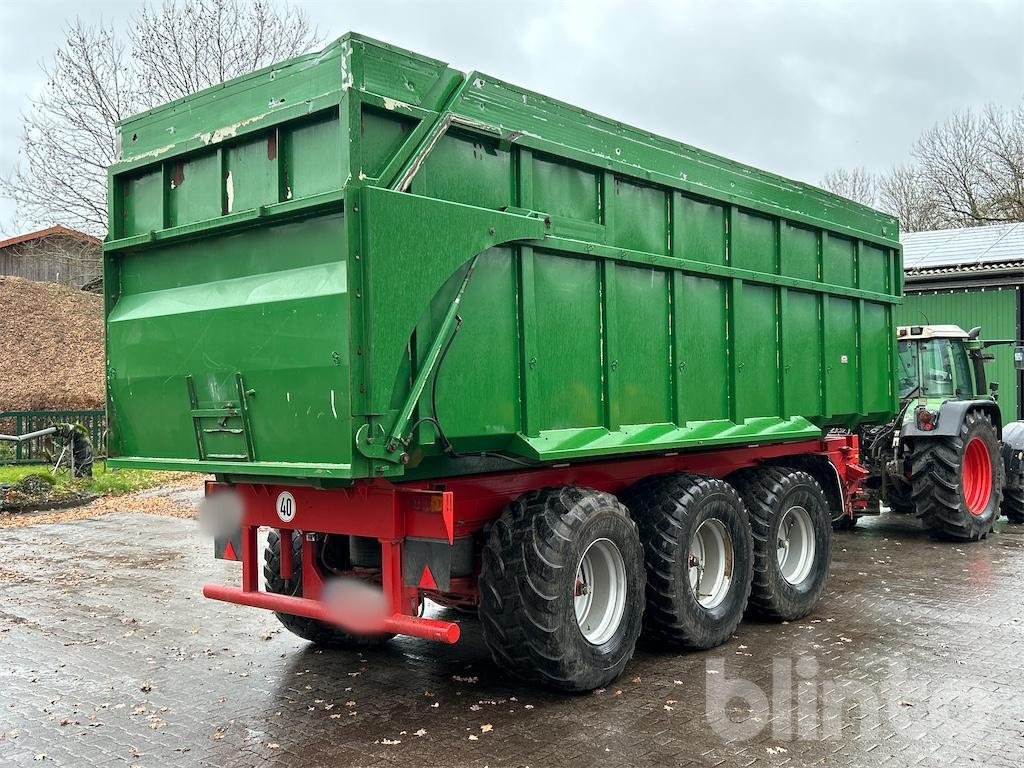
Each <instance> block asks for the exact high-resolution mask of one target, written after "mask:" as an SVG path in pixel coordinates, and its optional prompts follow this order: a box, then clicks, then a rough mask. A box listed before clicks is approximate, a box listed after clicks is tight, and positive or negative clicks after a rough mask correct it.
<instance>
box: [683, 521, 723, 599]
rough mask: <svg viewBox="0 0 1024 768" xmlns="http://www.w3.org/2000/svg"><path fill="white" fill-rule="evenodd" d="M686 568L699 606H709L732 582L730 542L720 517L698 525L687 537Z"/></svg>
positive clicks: (720, 596)
mask: <svg viewBox="0 0 1024 768" xmlns="http://www.w3.org/2000/svg"><path fill="white" fill-rule="evenodd" d="M688 571H689V580H690V590H691V591H692V592H693V596H694V597H695V598H696V599H697V602H698V603H699V604H700V605H701V606H703V607H704V608H707V609H711V608H715V607H716V606H718V605H720V604H721V603H722V601H723V600H725V597H726V595H728V594H729V587H730V586H731V585H732V576H733V544H732V536H731V535H730V534H729V529H728V528H726V527H725V524H724V523H723V522H722V521H721V520H715V519H708V520H705V521H704V522H702V523H701V524H700V525H698V526H697V530H696V531H694V533H693V538H691V539H690V551H689V560H688Z"/></svg>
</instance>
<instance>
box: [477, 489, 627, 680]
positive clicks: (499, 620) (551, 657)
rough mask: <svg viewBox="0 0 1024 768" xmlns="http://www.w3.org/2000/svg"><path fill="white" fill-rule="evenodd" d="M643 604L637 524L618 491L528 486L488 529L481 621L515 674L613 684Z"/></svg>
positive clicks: (497, 657) (500, 661)
mask: <svg viewBox="0 0 1024 768" xmlns="http://www.w3.org/2000/svg"><path fill="white" fill-rule="evenodd" d="M595 547H597V548H598V549H596V550H595V549H594V548H595ZM592 552H593V553H594V554H593V558H594V559H593V561H591V560H590V559H589V558H591V553H592ZM586 563H591V565H590V566H587V567H585V564H586ZM597 563H603V564H604V565H602V566H598V565H595V564H597ZM601 574H604V575H603V576H602V575H601ZM587 579H590V584H589V585H588V584H587V583H586V580H587ZM581 582H582V583H581ZM588 586H589V587H590V588H589V590H587V591H586V592H583V591H582V590H583V589H585V588H587V587H588ZM604 587H608V589H605V588H604ZM613 590H614V595H613V594H612V591H613ZM587 595H590V600H591V602H590V604H589V605H590V606H596V607H597V611H596V612H595V613H594V614H593V616H594V617H595V618H594V622H595V623H594V624H590V623H589V622H590V621H591V613H590V608H589V607H587V605H586V600H587ZM602 606H607V607H602ZM581 608H582V610H583V613H582V614H581ZM643 609H644V569H643V551H642V548H641V546H640V538H639V535H638V533H637V526H636V524H635V523H634V522H633V521H632V519H630V516H629V512H628V510H627V509H626V507H624V506H623V505H622V504H621V503H619V501H618V499H616V498H615V497H614V496H612V495H610V494H607V493H602V492H600V491H596V490H592V489H589V488H577V487H575V486H563V487H557V488H543V489H541V490H534V491H528V492H527V493H524V494H523V495H522V496H520V497H519V498H518V499H516V500H515V501H513V502H512V503H511V504H510V505H509V506H508V507H506V508H505V511H504V512H503V513H502V515H501V517H500V518H498V520H497V521H495V523H494V525H493V526H492V527H491V530H490V533H489V534H488V537H487V542H486V544H485V546H484V550H483V562H482V566H481V571H480V609H479V613H480V623H481V626H482V629H483V638H484V642H485V643H486V644H487V647H488V649H489V650H490V652H491V656H492V657H493V658H494V661H495V663H496V664H497V665H498V666H499V667H501V668H502V669H504V670H506V671H507V672H509V673H511V674H513V675H515V676H516V677H518V678H521V679H523V680H527V681H529V682H536V683H542V684H544V685H548V686H551V687H553V688H558V689H561V690H565V691H589V690H593V689H594V688H600V687H602V686H604V685H607V684H608V683H610V682H611V681H612V680H614V679H615V678H616V677H618V676H619V675H620V674H621V673H622V670H623V669H624V668H625V666H626V664H627V663H628V662H629V660H630V659H631V658H632V657H633V651H634V649H635V647H636V641H637V637H638V636H639V634H640V626H641V619H642V615H643ZM602 616H604V617H605V619H604V620H602V619H601V617H602ZM587 632H590V633H591V634H590V636H589V639H588V636H587V634H586V633H587Z"/></svg>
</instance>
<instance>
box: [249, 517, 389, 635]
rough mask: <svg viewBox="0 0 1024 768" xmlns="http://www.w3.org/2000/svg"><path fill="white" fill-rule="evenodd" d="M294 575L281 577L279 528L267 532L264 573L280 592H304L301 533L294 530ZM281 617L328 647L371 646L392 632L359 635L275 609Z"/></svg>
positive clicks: (298, 632)
mask: <svg viewBox="0 0 1024 768" xmlns="http://www.w3.org/2000/svg"><path fill="white" fill-rule="evenodd" d="M291 543H292V577H291V578H290V579H288V580H285V579H282V578H281V537H280V536H279V535H278V533H277V531H276V530H272V531H270V534H269V535H268V536H267V548H266V550H265V551H264V552H263V576H264V578H265V579H266V586H267V592H273V593H274V594H278V595H293V596H295V597H301V596H302V533H301V532H299V531H293V532H292V542H291ZM274 615H275V616H277V619H278V621H280V622H281V624H282V625H283V626H284V628H285V629H287V630H288V631H289V632H291V633H292V634H294V635H298V636H299V637H301V638H302V639H303V640H309V641H310V642H312V643H315V644H316V645H322V646H324V647H328V648H349V649H360V648H372V647H373V646H377V645H380V644H381V643H384V642H387V641H388V640H390V639H391V638H392V637H394V635H393V634H375V635H356V634H352V633H351V632H346V631H345V630H343V629H341V628H340V627H336V626H334V625H332V624H328V623H326V622H323V621H319V620H317V619H310V618H307V617H306V616H295V615H293V614H290V613H275V614H274Z"/></svg>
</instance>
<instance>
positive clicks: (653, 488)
mask: <svg viewBox="0 0 1024 768" xmlns="http://www.w3.org/2000/svg"><path fill="white" fill-rule="evenodd" d="M622 499H623V501H624V502H625V504H626V505H627V506H628V507H629V509H630V511H631V512H632V513H633V517H634V519H635V520H636V521H637V524H638V525H639V526H640V538H641V540H642V541H643V544H644V565H645V566H646V568H647V609H646V611H645V613H644V630H645V634H646V635H647V636H648V637H650V638H652V639H654V640H656V641H658V642H660V643H663V644H665V645H667V646H670V647H675V648H687V649H696V650H705V649H708V648H714V647H715V646H718V645H721V644H722V643H724V642H725V641H726V640H728V639H729V638H730V637H731V636H732V634H733V632H735V631H736V627H737V626H739V623H740V621H742V619H743V613H744V611H745V610H746V607H747V600H748V599H749V597H750V586H751V576H752V573H753V555H752V540H751V533H750V524H749V522H748V521H747V512H746V509H745V508H744V505H743V500H742V499H741V498H740V495H739V493H737V491H736V489H735V488H733V487H732V486H731V485H729V483H727V482H725V481H724V480H719V479H717V478H712V477H704V476H702V475H694V474H689V473H678V474H670V475H659V476H653V477H649V478H646V479H644V480H641V481H640V482H638V483H637V484H635V485H634V486H632V487H631V488H630V489H629V490H628V491H626V493H624V494H623V496H622ZM707 520H717V521H718V522H719V523H720V524H721V526H722V527H723V528H724V530H725V531H727V532H728V534H729V539H730V543H731V545H732V553H731V555H732V557H731V568H732V575H731V581H730V583H729V586H728V591H727V592H726V593H725V595H724V597H723V598H722V599H721V601H720V602H719V603H718V604H717V605H713V606H709V607H705V605H702V604H701V602H700V601H699V599H698V596H697V594H695V592H694V589H693V587H692V586H691V580H690V569H691V559H690V547H691V543H692V542H693V539H694V536H695V535H696V533H697V531H698V529H699V527H700V526H701V524H702V523H704V522H705V521H707ZM698 585H699V581H698ZM698 589H699V586H698Z"/></svg>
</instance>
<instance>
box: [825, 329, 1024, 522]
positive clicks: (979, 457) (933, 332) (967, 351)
mask: <svg viewBox="0 0 1024 768" xmlns="http://www.w3.org/2000/svg"><path fill="white" fill-rule="evenodd" d="M980 332H981V328H972V329H971V330H970V331H964V330H963V329H961V328H959V327H957V326H955V325H913V326H903V327H900V328H898V329H897V345H898V352H899V365H898V368H897V375H898V377H899V381H898V385H899V397H900V404H901V406H902V407H901V409H900V412H899V414H898V415H897V417H896V418H895V419H894V420H893V421H892V422H889V423H887V424H882V425H872V426H866V427H862V428H861V429H860V430H859V433H860V440H861V456H862V461H863V462H864V464H865V466H866V467H867V469H868V470H869V472H870V474H869V476H868V478H867V480H866V481H865V483H864V488H865V489H866V498H865V499H864V500H863V504H862V505H861V508H860V509H858V510H857V515H858V516H859V515H877V514H878V513H879V511H880V504H882V503H884V504H885V505H887V506H888V507H889V509H890V510H892V511H893V512H895V513H902V514H916V515H917V516H918V517H920V518H921V520H922V521H923V522H924V524H925V526H926V527H927V528H928V530H929V531H930V532H931V533H932V534H933V535H935V536H936V537H938V538H944V539H953V540H959V541H971V540H978V539H983V538H985V536H987V535H988V534H989V533H990V532H991V531H992V526H993V525H994V524H995V522H996V520H998V519H999V517H1000V515H1001V514H1005V515H1006V517H1007V518H1008V519H1009V520H1010V522H1012V523H1024V422H1012V423H1010V424H1004V423H1003V419H1002V415H1001V413H1000V410H999V404H998V402H997V390H998V385H997V384H996V383H994V382H993V383H991V384H987V383H986V379H985V363H986V362H987V361H989V360H991V359H992V355H990V354H988V353H987V352H986V350H987V349H988V348H989V347H991V346H993V345H995V344H1015V343H1017V342H1013V341H981V340H980V339H979V335H980ZM1014 361H1015V365H1016V366H1017V367H1018V369H1019V368H1021V367H1024V349H1022V348H1020V347H1018V348H1017V350H1015V353H1014ZM856 520H857V516H854V517H840V518H838V519H836V520H835V521H834V522H835V525H836V527H838V528H849V527H852V526H853V525H855V524H856Z"/></svg>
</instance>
